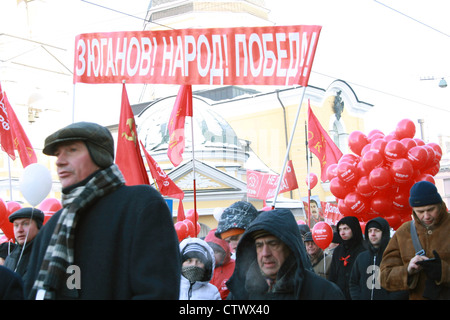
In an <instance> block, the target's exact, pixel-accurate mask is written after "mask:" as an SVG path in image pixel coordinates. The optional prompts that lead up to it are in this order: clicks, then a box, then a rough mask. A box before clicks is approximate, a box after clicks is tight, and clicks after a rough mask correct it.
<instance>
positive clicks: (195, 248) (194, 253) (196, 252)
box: [181, 243, 209, 265]
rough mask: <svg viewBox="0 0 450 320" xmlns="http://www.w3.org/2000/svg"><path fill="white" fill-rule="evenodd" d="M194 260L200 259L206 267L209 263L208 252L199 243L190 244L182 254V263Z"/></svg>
mask: <svg viewBox="0 0 450 320" xmlns="http://www.w3.org/2000/svg"><path fill="white" fill-rule="evenodd" d="M192 258H197V259H199V260H200V261H201V262H203V263H204V264H205V265H207V264H208V261H209V258H208V252H207V251H206V249H205V248H203V247H202V246H201V245H199V244H198V243H190V244H188V245H187V246H186V247H184V249H183V252H182V253H181V262H184V261H186V260H188V259H192Z"/></svg>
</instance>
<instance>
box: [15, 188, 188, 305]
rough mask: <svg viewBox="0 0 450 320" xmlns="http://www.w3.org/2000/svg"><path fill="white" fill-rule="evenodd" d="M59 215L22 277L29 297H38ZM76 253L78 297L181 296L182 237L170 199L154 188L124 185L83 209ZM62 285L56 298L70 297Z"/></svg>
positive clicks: (41, 237)
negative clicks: (39, 276) (37, 282)
mask: <svg viewBox="0 0 450 320" xmlns="http://www.w3.org/2000/svg"><path fill="white" fill-rule="evenodd" d="M60 215H61V211H59V212H57V213H55V214H54V216H53V217H52V218H51V219H50V220H49V221H48V222H47V223H46V224H45V225H44V227H43V228H42V229H41V230H40V232H39V233H38V235H37V237H36V238H35V242H34V245H33V251H32V254H31V257H30V264H29V271H28V275H27V277H25V279H24V284H25V294H26V297H27V298H29V299H34V298H35V296H36V292H35V290H32V287H33V284H34V280H35V278H36V276H37V274H38V272H39V269H40V266H41V263H42V260H43V257H44V254H45V251H46V248H47V245H48V244H49V242H50V237H51V235H52V234H53V230H54V228H55V225H56V223H57V221H58V218H59V216H60ZM74 252H75V254H74V264H75V265H76V266H78V267H79V270H80V274H81V289H80V290H79V298H80V299H91V300H92V299H178V295H179V287H180V274H181V262H180V261H181V259H180V253H179V246H178V240H177V236H176V233H175V229H174V226H173V221H172V216H171V214H170V211H169V209H168V207H167V204H166V202H165V201H164V199H163V198H162V197H161V195H160V194H159V193H158V192H157V191H156V190H155V189H153V188H152V187H150V186H147V185H139V186H122V187H120V188H119V189H117V190H115V191H113V192H112V193H110V194H108V195H106V196H104V197H103V198H101V199H100V200H99V201H97V202H96V203H94V204H93V205H92V206H91V207H90V208H88V209H87V210H85V211H84V212H82V213H81V217H80V219H79V221H78V224H77V227H76V231H75V248H74ZM30 268H31V270H30ZM63 289H64V288H61V289H60V291H59V292H56V298H57V299H65V298H66V297H65V296H64V293H63Z"/></svg>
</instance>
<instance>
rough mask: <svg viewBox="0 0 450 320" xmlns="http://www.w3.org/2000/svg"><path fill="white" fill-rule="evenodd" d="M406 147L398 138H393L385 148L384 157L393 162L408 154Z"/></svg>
mask: <svg viewBox="0 0 450 320" xmlns="http://www.w3.org/2000/svg"><path fill="white" fill-rule="evenodd" d="M406 152H407V151H406V147H405V146H404V145H403V144H402V143H401V142H400V141H398V140H391V141H389V142H388V143H387V144H386V148H384V157H385V159H386V161H389V162H393V161H395V160H397V159H400V158H404V157H405V156H406Z"/></svg>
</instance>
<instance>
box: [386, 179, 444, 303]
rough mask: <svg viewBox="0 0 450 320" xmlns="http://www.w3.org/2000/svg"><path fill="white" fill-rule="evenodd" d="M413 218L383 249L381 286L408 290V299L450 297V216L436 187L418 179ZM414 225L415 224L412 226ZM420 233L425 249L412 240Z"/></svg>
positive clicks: (412, 195) (412, 201) (413, 195)
mask: <svg viewBox="0 0 450 320" xmlns="http://www.w3.org/2000/svg"><path fill="white" fill-rule="evenodd" d="M409 204H410V205H411V207H412V211H413V218H414V219H413V220H412V221H408V222H405V223H404V224H403V225H402V226H400V227H399V228H398V230H397V231H396V232H395V234H394V236H393V237H392V239H391V240H390V241H389V244H388V246H387V248H386V250H385V251H384V254H383V259H382V262H381V265H380V280H381V286H382V287H384V288H385V289H386V290H389V291H399V290H409V299H447V300H448V299H450V254H449V249H448V248H449V244H450V243H449V237H448V235H449V233H450V217H449V213H448V211H447V207H446V205H445V202H444V201H442V198H441V196H440V195H439V193H438V190H437V188H436V186H435V185H434V184H433V183H431V182H428V181H419V182H417V183H416V184H414V185H413V186H412V188H411V190H410V197H409ZM412 224H413V225H412ZM416 234H417V238H418V240H419V241H418V242H420V245H421V248H422V250H417V249H416V248H415V247H414V245H413V239H414V238H415V235H416Z"/></svg>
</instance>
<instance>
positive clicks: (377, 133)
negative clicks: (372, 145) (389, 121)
mask: <svg viewBox="0 0 450 320" xmlns="http://www.w3.org/2000/svg"><path fill="white" fill-rule="evenodd" d="M379 135H382V136H383V137H384V133H383V131H381V130H378V129H373V130H372V131H370V132H369V133H368V134H367V138H369V139H370V140H373V139H372V138H373V137H374V136H379Z"/></svg>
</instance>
